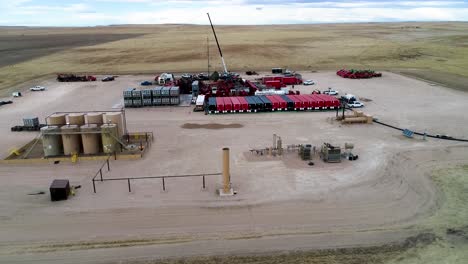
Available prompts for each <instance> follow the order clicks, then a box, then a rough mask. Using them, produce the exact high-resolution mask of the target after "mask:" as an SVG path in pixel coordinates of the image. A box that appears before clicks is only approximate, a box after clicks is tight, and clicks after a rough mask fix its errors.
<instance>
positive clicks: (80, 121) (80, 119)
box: [68, 113, 85, 126]
mask: <svg viewBox="0 0 468 264" xmlns="http://www.w3.org/2000/svg"><path fill="white" fill-rule="evenodd" d="M68 124H70V125H77V126H82V125H84V124H85V115H84V114H83V113H76V114H69V115H68Z"/></svg>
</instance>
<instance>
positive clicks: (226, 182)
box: [223, 148, 231, 193]
mask: <svg viewBox="0 0 468 264" xmlns="http://www.w3.org/2000/svg"><path fill="white" fill-rule="evenodd" d="M230 190H231V175H230V170H229V148H223V192H224V193H229V192H230Z"/></svg>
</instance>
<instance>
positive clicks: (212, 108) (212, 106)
mask: <svg viewBox="0 0 468 264" xmlns="http://www.w3.org/2000/svg"><path fill="white" fill-rule="evenodd" d="M216 111H218V109H217V108H216V98H215V97H210V98H208V112H209V113H215V112H216Z"/></svg>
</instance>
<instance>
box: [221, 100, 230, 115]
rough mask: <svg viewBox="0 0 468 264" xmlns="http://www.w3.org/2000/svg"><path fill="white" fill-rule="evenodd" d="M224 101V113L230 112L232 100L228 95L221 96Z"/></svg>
mask: <svg viewBox="0 0 468 264" xmlns="http://www.w3.org/2000/svg"><path fill="white" fill-rule="evenodd" d="M221 98H222V99H223V101H224V113H227V112H232V110H233V109H232V102H231V99H229V97H221Z"/></svg>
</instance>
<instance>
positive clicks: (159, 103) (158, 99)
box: [153, 97, 162, 106]
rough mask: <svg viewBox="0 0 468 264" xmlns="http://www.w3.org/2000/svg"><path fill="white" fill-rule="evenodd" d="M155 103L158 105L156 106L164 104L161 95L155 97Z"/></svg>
mask: <svg viewBox="0 0 468 264" xmlns="http://www.w3.org/2000/svg"><path fill="white" fill-rule="evenodd" d="M153 105H156V106H159V105H162V99H161V97H153Z"/></svg>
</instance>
